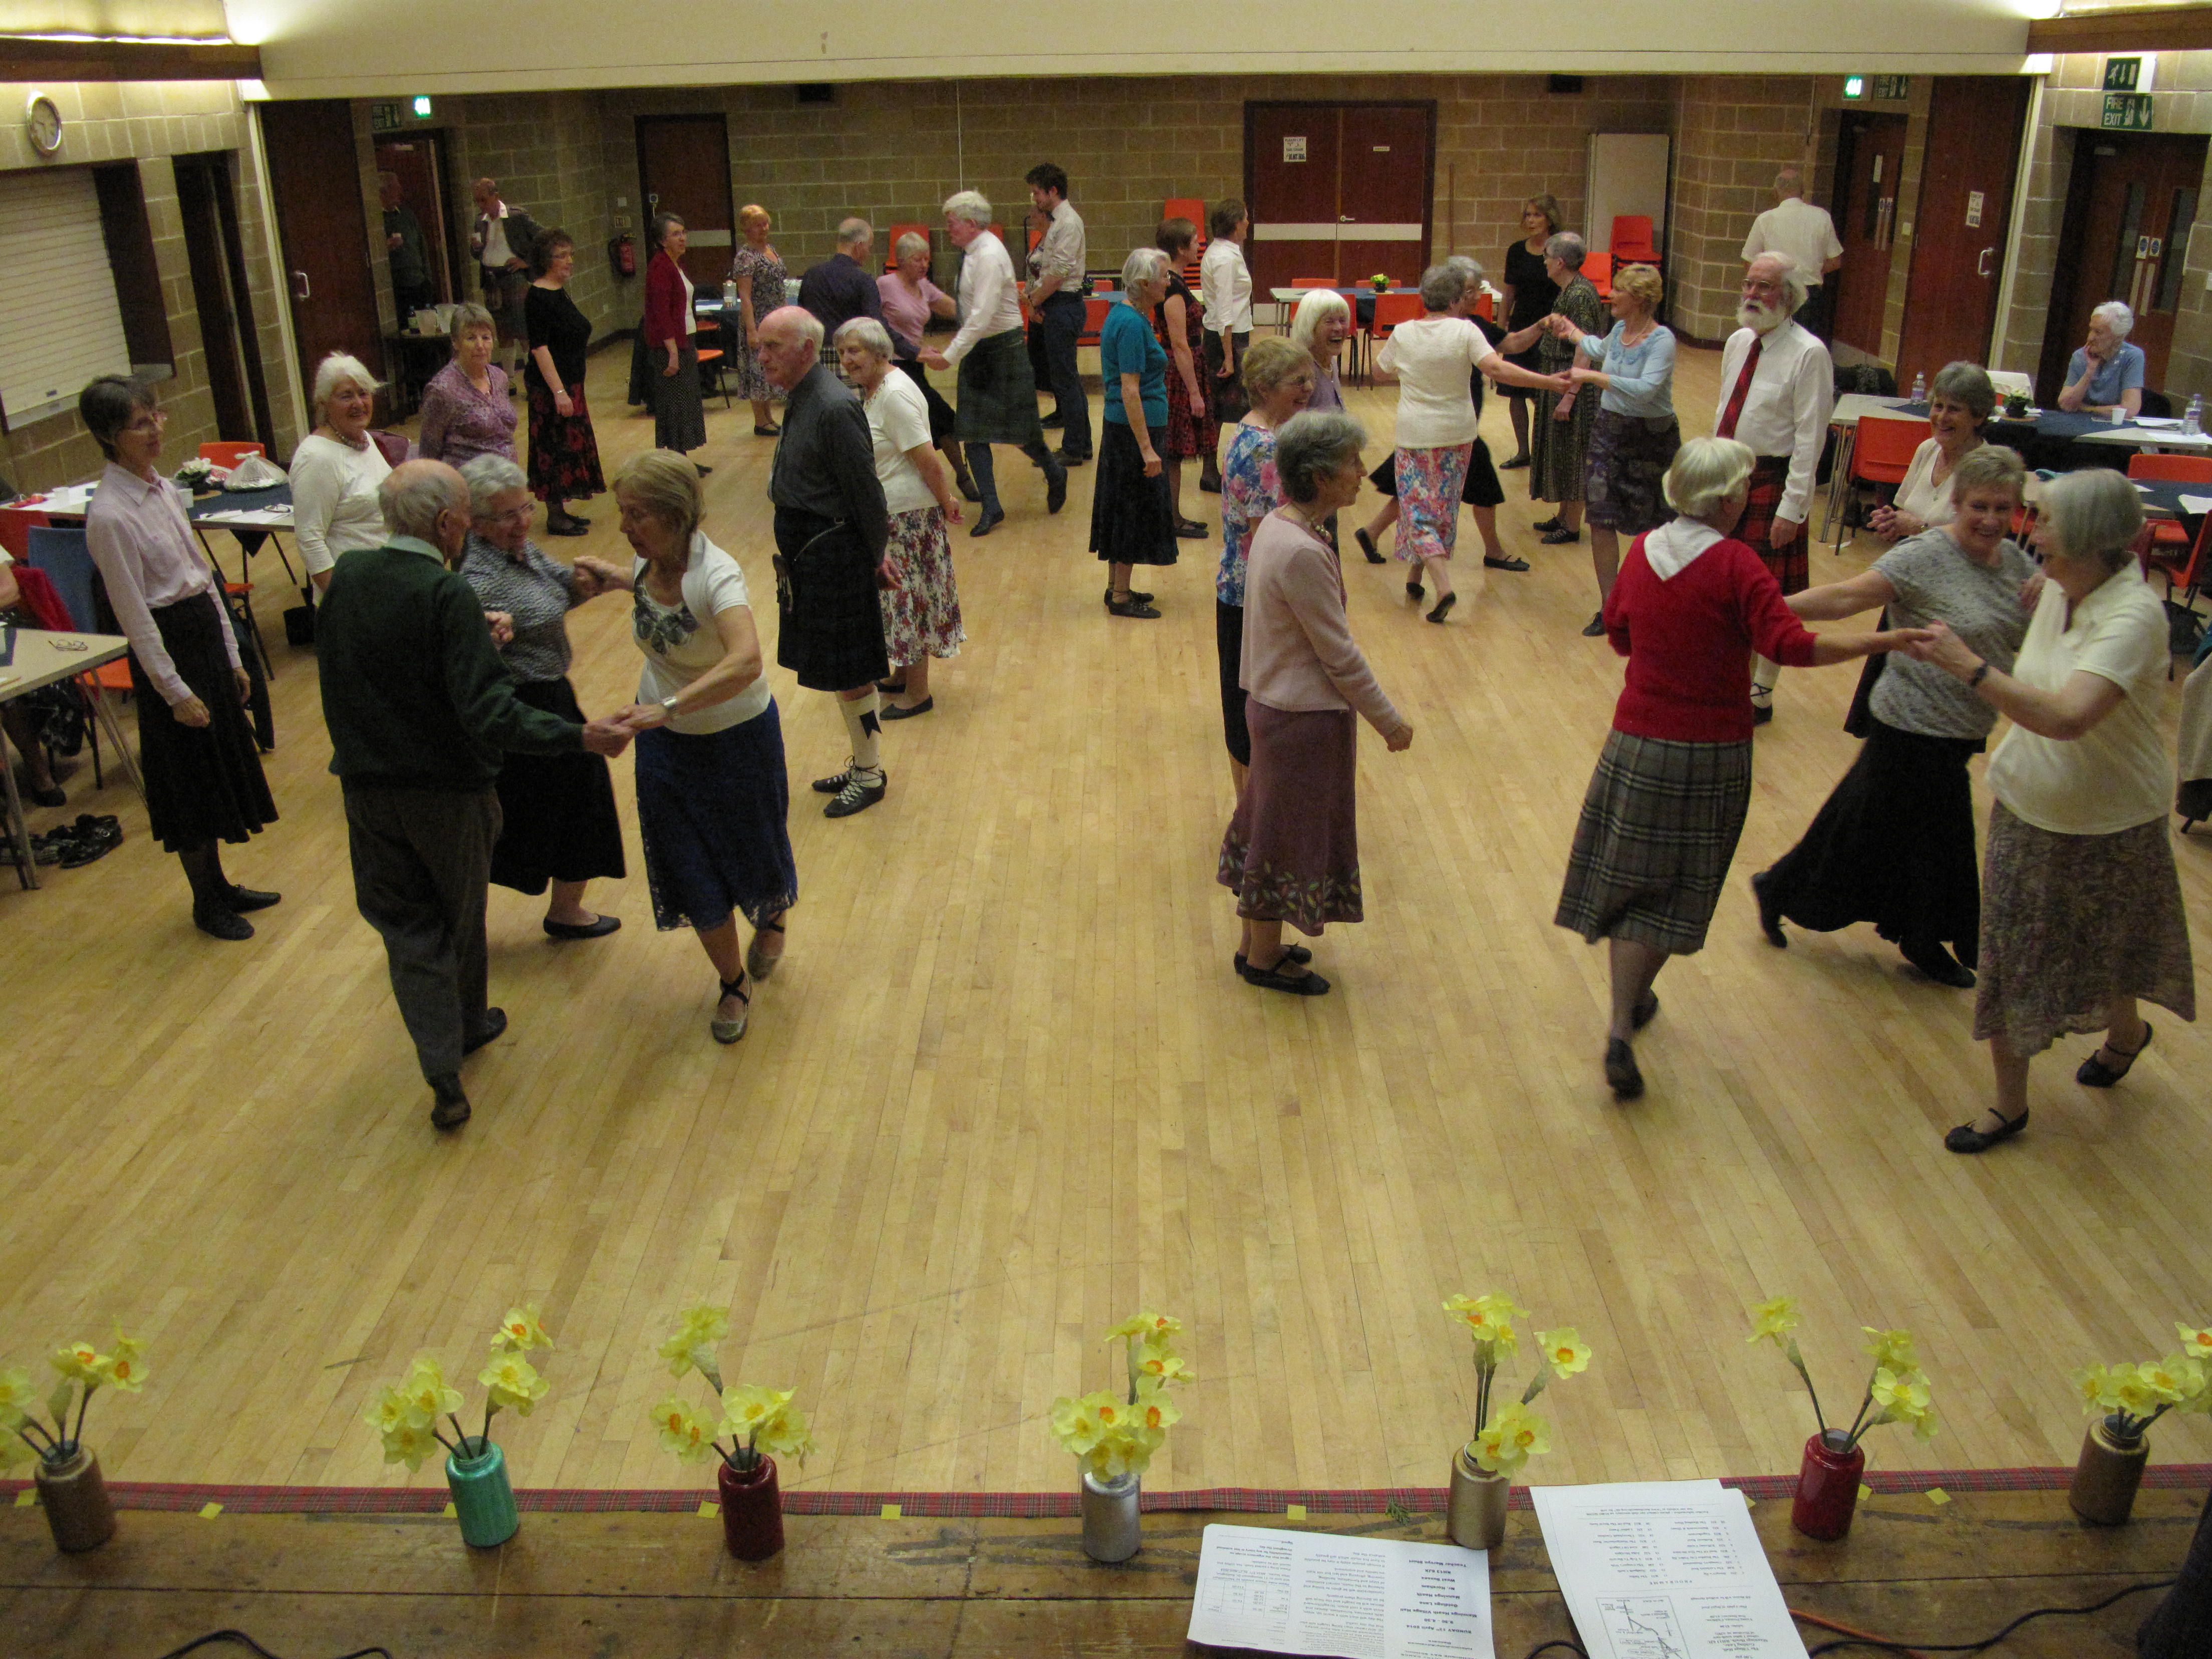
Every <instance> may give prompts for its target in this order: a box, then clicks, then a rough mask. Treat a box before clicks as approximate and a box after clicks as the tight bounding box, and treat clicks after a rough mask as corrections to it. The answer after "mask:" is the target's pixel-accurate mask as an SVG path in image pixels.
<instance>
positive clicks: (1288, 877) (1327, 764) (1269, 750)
mask: <svg viewBox="0 0 2212 1659" xmlns="http://www.w3.org/2000/svg"><path fill="white" fill-rule="evenodd" d="M1244 720H1245V724H1246V725H1247V726H1249V727H1250V729H1251V732H1252V769H1251V771H1250V772H1249V774H1248V775H1246V777H1245V780H1244V793H1243V795H1242V796H1240V797H1239V798H1238V799H1237V813H1236V816H1235V817H1232V818H1231V819H1230V820H1229V830H1228V833H1227V834H1226V835H1225V836H1222V838H1221V860H1220V864H1219V866H1218V869H1217V870H1216V872H1215V875H1214V879H1216V880H1217V881H1218V882H1219V883H1220V884H1222V885H1223V886H1224V887H1226V888H1228V889H1229V890H1231V892H1233V893H1235V894H1236V895H1237V915H1240V916H1243V917H1244V918H1245V919H1246V920H1247V921H1287V922H1288V923H1290V924H1291V927H1295V928H1297V930H1298V931H1299V932H1300V933H1305V934H1308V935H1314V934H1318V933H1320V932H1321V930H1322V927H1325V926H1326V925H1328V923H1329V922H1332V921H1360V920H1362V919H1363V917H1364V914H1365V913H1364V911H1363V910H1362V909H1361V908H1360V902H1359V815H1358V810H1357V805H1358V803H1357V798H1356V795H1355V793H1354V786H1355V781H1356V775H1357V761H1358V738H1359V733H1358V716H1357V715H1355V714H1353V713H1352V711H1351V710H1350V709H1349V708H1317V709H1310V710H1306V711H1304V712H1302V713H1294V712H1292V711H1291V710H1288V709H1283V708H1269V707H1268V706H1267V704H1266V703H1264V702H1261V701H1260V700H1259V699H1258V698H1257V697H1254V698H1250V699H1249V700H1248V701H1247V702H1245V705H1244Z"/></svg>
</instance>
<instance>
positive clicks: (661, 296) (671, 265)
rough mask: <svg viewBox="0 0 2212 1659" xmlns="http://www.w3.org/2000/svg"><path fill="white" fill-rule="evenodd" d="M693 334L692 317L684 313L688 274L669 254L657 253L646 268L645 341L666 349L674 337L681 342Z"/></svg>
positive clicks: (658, 349)
mask: <svg viewBox="0 0 2212 1659" xmlns="http://www.w3.org/2000/svg"><path fill="white" fill-rule="evenodd" d="M690 337H691V319H690V318H688V317H686V316H685V315H684V273H683V272H682V271H680V270H677V268H676V261H675V260H673V259H671V258H669V257H668V255H667V254H665V253H656V254H654V255H653V259H652V262H651V263H650V264H647V266H646V268H645V343H646V344H647V345H649V346H651V347H652V348H653V349H654V350H655V351H664V350H665V349H667V346H668V343H669V342H670V341H671V340H673V341H675V342H676V343H677V344H678V345H679V346H680V345H682V344H683V343H684V341H686V340H688V339H690Z"/></svg>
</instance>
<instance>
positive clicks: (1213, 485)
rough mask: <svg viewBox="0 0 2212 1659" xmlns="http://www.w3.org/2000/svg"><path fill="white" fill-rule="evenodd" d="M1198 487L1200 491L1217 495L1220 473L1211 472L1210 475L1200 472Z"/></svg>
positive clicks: (1219, 488) (1218, 492) (1219, 487)
mask: <svg viewBox="0 0 2212 1659" xmlns="http://www.w3.org/2000/svg"><path fill="white" fill-rule="evenodd" d="M1198 487H1199V489H1200V490H1201V491H1203V492H1204V493H1205V494H1206V495H1219V494H1220V493H1221V475H1220V474H1219V473H1218V472H1217V473H1214V474H1212V475H1211V476H1209V475H1207V474H1205V473H1200V475H1199V480H1198Z"/></svg>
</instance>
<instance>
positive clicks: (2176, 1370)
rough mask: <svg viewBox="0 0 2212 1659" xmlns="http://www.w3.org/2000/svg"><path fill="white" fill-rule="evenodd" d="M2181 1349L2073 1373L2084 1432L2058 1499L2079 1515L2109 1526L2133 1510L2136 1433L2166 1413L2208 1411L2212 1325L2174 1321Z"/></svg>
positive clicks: (2138, 1466) (2142, 1459)
mask: <svg viewBox="0 0 2212 1659" xmlns="http://www.w3.org/2000/svg"><path fill="white" fill-rule="evenodd" d="M2174 1329H2175V1330H2176V1331H2178V1332H2179V1333H2180V1335H2181V1352H2179V1353H2174V1354H2169V1355H2167V1356H2166V1358H2164V1359H2146V1360H2143V1361H2142V1362H2141V1363H2140V1364H2126V1363H2123V1364H2118V1365H2092V1366H2090V1367H2089V1368H2088V1369H2087V1370H2081V1371H2076V1372H2075V1373H2074V1386H2075V1388H2076V1389H2080V1390H2081V1403H2082V1404H2083V1405H2084V1406H2085V1407H2087V1408H2088V1411H2089V1413H2090V1418H2089V1428H2088V1432H2087V1434H2085V1435H2084V1436H2083V1437H2082V1438H2081V1461H2080V1462H2077V1463H2076V1464H2075V1466H2074V1483H2073V1485H2072V1486H2069V1487H2068V1488H2067V1492H2066V1501H2067V1502H2068V1503H2069V1504H2072V1505H2073V1506H2074V1513H2075V1514H2076V1515H2078V1516H2081V1518H2082V1519H2083V1520H2084V1521H2094V1522H2098V1523H2099V1524H2100V1525H2103V1526H2108V1527H2116V1526H2118V1525H2119V1524H2120V1522H2123V1521H2125V1520H2126V1519H2127V1518H2128V1516H2129V1515H2130V1513H2131V1512H2132V1511H2133V1510H2134V1509H2135V1504H2136V1487H2137V1486H2140V1485H2142V1472H2143V1465H2144V1464H2145V1463H2147V1462H2149V1461H2150V1442H2149V1441H2148V1440H2147V1439H2145V1438H2144V1432H2145V1431H2147V1430H2148V1428H2149V1427H2150V1425H2152V1424H2154V1423H2155V1422H2157V1421H2158V1419H2160V1418H2161V1417H2163V1416H2165V1415H2166V1413H2168V1412H2170V1411H2173V1410H2176V1409H2179V1410H2181V1411H2185V1412H2207V1413H2212V1386H2209V1385H2212V1377H2208V1376H2207V1375H2206V1370H2205V1362H2206V1361H2207V1360H2208V1359H2212V1328H2204V1327H2200V1326H2195V1325H2180V1324H2177V1325H2176V1326H2175V1327H2174Z"/></svg>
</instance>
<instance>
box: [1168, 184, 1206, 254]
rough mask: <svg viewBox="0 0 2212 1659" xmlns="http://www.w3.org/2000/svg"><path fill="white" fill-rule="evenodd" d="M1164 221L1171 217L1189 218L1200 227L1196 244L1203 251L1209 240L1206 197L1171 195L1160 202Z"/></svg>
mask: <svg viewBox="0 0 2212 1659" xmlns="http://www.w3.org/2000/svg"><path fill="white" fill-rule="evenodd" d="M1160 219H1161V222H1163V223H1164V222H1166V221H1168V220H1170V219H1188V220H1189V221H1190V222H1191V223H1192V224H1194V225H1195V226H1197V227H1198V240H1197V242H1196V243H1195V244H1194V247H1196V248H1197V249H1198V250H1199V251H1200V252H1203V251H1204V250H1205V247H1206V242H1207V240H1209V239H1208V238H1207V236H1206V199H1205V198H1204V197H1200V196H1170V197H1168V199H1167V200H1166V201H1164V202H1163V203H1161V204H1160Z"/></svg>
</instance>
